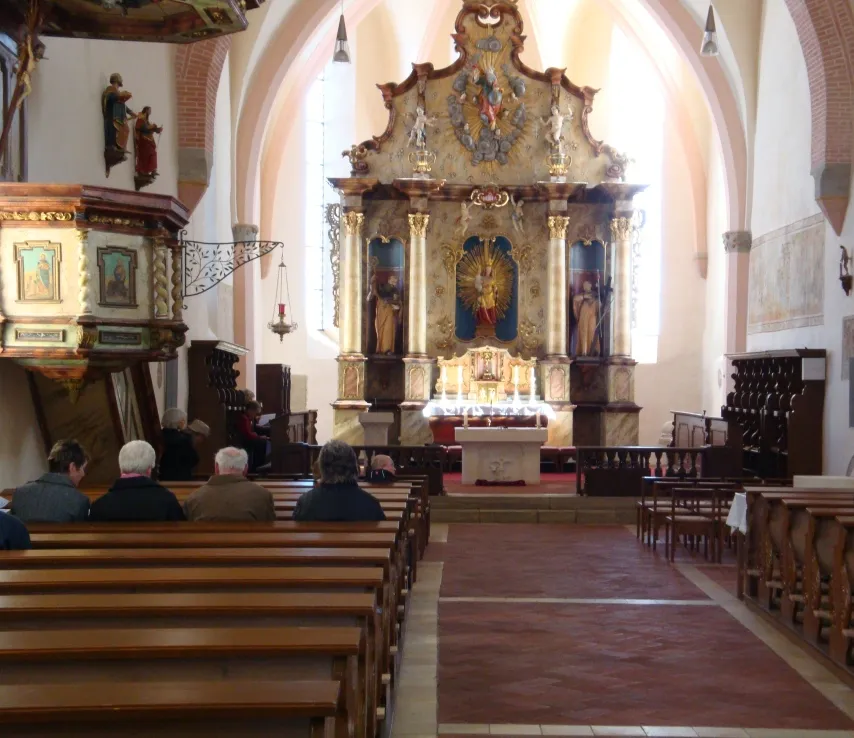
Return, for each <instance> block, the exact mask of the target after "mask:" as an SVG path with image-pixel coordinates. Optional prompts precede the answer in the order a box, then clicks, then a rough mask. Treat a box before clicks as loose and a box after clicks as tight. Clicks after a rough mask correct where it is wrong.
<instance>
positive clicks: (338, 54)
mask: <svg viewBox="0 0 854 738" xmlns="http://www.w3.org/2000/svg"><path fill="white" fill-rule="evenodd" d="M332 61H334V62H340V63H341V64H349V63H350V44H349V43H347V25H346V24H345V23H344V0H341V18H340V20H339V21H338V35H337V36H336V37H335V52H334V53H333V54H332Z"/></svg>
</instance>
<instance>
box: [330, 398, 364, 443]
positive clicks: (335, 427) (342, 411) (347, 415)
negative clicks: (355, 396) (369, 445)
mask: <svg viewBox="0 0 854 738" xmlns="http://www.w3.org/2000/svg"><path fill="white" fill-rule="evenodd" d="M367 404H368V403H365V407H347V406H343V407H341V406H339V404H338V403H335V404H334V405H333V406H332V437H333V438H334V439H336V440H339V441H344V442H345V443H349V444H350V445H351V446H364V445H365V429H364V428H363V427H362V424H361V423H360V422H359V418H360V416H361V415H362V414H363V413H364V412H365V409H366V407H367Z"/></svg>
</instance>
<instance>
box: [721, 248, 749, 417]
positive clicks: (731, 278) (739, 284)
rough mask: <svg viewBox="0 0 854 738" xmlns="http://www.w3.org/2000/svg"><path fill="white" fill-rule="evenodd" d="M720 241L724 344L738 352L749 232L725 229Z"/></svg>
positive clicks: (742, 343)
mask: <svg viewBox="0 0 854 738" xmlns="http://www.w3.org/2000/svg"><path fill="white" fill-rule="evenodd" d="M723 242H724V251H725V252H726V290H727V298H726V304H725V310H726V313H725V316H726V322H725V325H724V347H725V351H726V353H727V354H738V353H742V352H744V351H746V350H747V289H748V287H747V279H748V270H749V268H750V248H751V246H752V245H753V235H752V234H751V232H750V231H727V232H726V233H724V234H723ZM730 369H731V367H729V366H728V365H727V368H726V372H725V374H726V381H724V382H723V387H722V388H721V397H720V400H721V404H723V401H724V399H725V398H726V393H727V392H728V391H729V390H730V389H731V387H730V385H731V384H732V378H731V377H730V375H731V374H732V371H730Z"/></svg>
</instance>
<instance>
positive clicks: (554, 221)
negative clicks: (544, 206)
mask: <svg viewBox="0 0 854 738" xmlns="http://www.w3.org/2000/svg"><path fill="white" fill-rule="evenodd" d="M567 228H569V216H567V215H550V216H549V238H557V239H560V240H561V241H564V240H566V229H567Z"/></svg>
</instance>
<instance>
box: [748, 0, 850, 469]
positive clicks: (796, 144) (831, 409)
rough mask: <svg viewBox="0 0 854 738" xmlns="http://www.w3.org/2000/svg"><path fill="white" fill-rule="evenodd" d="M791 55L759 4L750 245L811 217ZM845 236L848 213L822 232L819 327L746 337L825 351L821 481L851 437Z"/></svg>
mask: <svg viewBox="0 0 854 738" xmlns="http://www.w3.org/2000/svg"><path fill="white" fill-rule="evenodd" d="M799 48H800V47H799V44H798V38H797V34H796V31H795V27H794V23H793V22H792V19H791V17H790V15H789V13H788V11H787V10H786V7H785V4H784V2H783V0H766V4H765V11H764V15H763V21H762V48H761V53H760V62H759V86H758V111H757V123H756V153H755V159H754V167H755V176H754V190H753V198H754V200H753V218H752V230H753V238H754V241H755V240H756V238H757V237H758V236H761V235H763V234H765V233H768V232H769V231H772V230H774V229H777V228H780V227H783V226H786V225H789V224H791V223H794V222H797V221H799V220H802V219H804V218H806V217H808V216H810V215H813V214H815V213H817V212H818V207H817V205H816V203H815V200H814V189H813V188H814V185H813V180H812V177H811V176H810V144H811V139H810V134H811V116H810V97H809V86H808V81H807V71H806V63H805V61H804V58H803V55H802V54H801V53H800V51H799ZM795 50H797V52H796V53H795ZM852 236H854V219H852V217H851V215H850V211H849V217H848V219H847V221H846V224H845V228H844V230H843V233H842V237H841V238H837V237H836V234H835V233H834V232H833V229H832V228H831V227H830V226H827V235H826V251H825V263H826V268H825V286H824V290H825V302H824V324H823V325H820V326H813V327H808V328H797V329H793V330H786V331H777V332H773V333H762V334H753V335H749V336H748V337H747V348H748V350H749V351H761V350H768V349H784V348H803V347H808V348H824V349H826V350H827V353H828V368H827V385H826V387H827V389H826V395H825V412H824V473H825V474H844V473H845V470H846V467H847V465H848V461H849V459H850V457H851V454H852V450H854V448H853V447H854V432H852V430H850V429H849V428H848V390H849V383H848V382H847V381H845V382H843V381H842V379H841V371H842V363H841V362H842V358H841V344H842V318H843V317H844V316H846V315H851V314H854V298H849V297H846V296H845V294H844V293H843V292H842V290H841V288H840V285H839V281H838V273H837V269H836V264H837V263H838V258H839V244H840V243H843V244H848V245H850V244H851V243H852V240H854V239H852Z"/></svg>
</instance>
